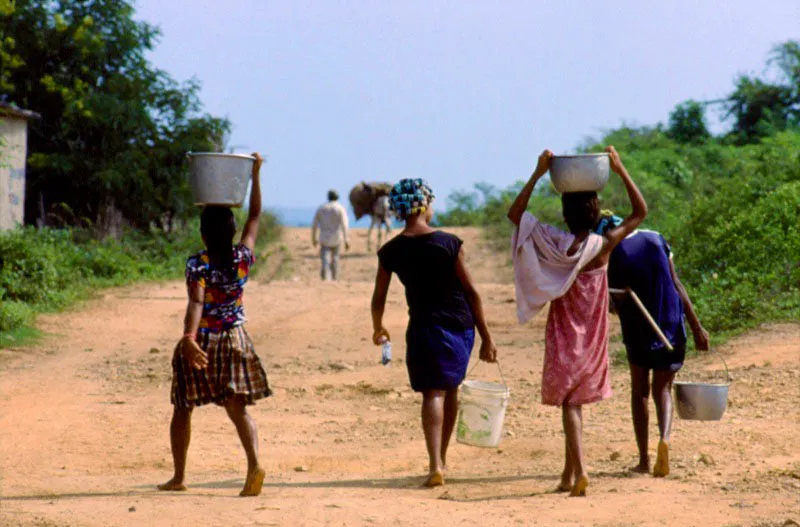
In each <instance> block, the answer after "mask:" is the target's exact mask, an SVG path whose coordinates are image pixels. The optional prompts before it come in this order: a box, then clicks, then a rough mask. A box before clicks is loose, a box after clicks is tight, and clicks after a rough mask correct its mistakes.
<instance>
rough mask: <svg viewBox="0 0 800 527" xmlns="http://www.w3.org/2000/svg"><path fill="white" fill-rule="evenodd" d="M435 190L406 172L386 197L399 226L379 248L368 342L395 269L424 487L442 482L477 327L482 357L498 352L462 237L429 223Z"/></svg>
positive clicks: (377, 328) (377, 331) (384, 335)
mask: <svg viewBox="0 0 800 527" xmlns="http://www.w3.org/2000/svg"><path fill="white" fill-rule="evenodd" d="M433 197H434V196H433V192H432V191H431V189H430V187H429V186H428V185H427V184H426V183H425V181H423V180H422V179H404V180H402V181H400V182H399V183H397V184H396V185H395V186H394V187H393V188H392V191H391V194H390V196H389V199H390V205H391V208H392V211H393V212H394V213H395V214H396V215H397V217H398V218H399V219H400V220H403V221H405V223H406V225H405V228H404V229H403V231H402V232H401V233H400V234H399V235H398V236H395V237H394V238H393V239H392V240H391V241H389V242H387V243H386V245H384V246H383V247H382V248H381V249H380V251H378V260H379V265H378V274H377V276H376V278H375V291H374V293H373V296H372V324H373V329H374V334H373V342H374V343H375V344H376V345H379V344H380V343H381V342H382V341H383V339H388V338H389V332H388V331H387V330H386V329H385V328H384V326H383V313H384V308H385V306H386V295H387V293H388V291H389V283H390V282H391V279H392V273H395V274H397V276H398V278H399V279H400V281H401V282H402V283H403V286H405V292H406V301H407V302H408V310H409V322H408V329H407V331H406V365H407V367H408V376H409V379H410V381H411V387H412V388H413V389H414V391H416V392H422V398H423V399H422V429H423V432H424V434H425V444H426V447H427V449H428V460H429V473H428V477H427V478H426V480H425V486H428V487H436V486H440V485H443V484H444V472H445V468H446V466H447V463H446V461H447V447H448V444H449V442H450V437H451V435H452V433H453V428H454V426H455V422H456V414H457V411H458V386H459V385H460V384H461V382H462V381H463V380H464V377H465V375H466V372H467V364H468V363H469V358H470V354H471V352H472V347H473V345H474V343H475V328H476V327H477V329H478V333H479V334H480V336H481V341H482V343H481V350H480V358H481V360H484V361H487V362H494V361H496V358H497V349H496V348H495V345H494V342H493V341H492V337H491V335H490V334H489V328H488V327H487V325H486V320H485V317H484V314H483V305H482V303H481V297H480V296H479V295H478V292H477V291H476V290H475V286H474V284H473V282H472V279H471V278H470V275H469V272H468V271H467V268H466V266H465V265H464V250H463V249H462V247H461V246H462V244H463V242H462V241H461V240H460V239H459V238H458V237H456V236H454V235H452V234H448V233H445V232H441V231H437V230H435V229H433V228H431V226H430V220H431V218H432V217H433V209H432V208H431V203H432V202H433Z"/></svg>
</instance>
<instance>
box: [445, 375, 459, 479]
mask: <svg viewBox="0 0 800 527" xmlns="http://www.w3.org/2000/svg"><path fill="white" fill-rule="evenodd" d="M457 417H458V389H457V388H456V389H454V390H447V392H446V394H445V398H444V424H443V425H442V470H447V447H448V446H450V438H451V437H452V435H453V428H455V426H456V418H457Z"/></svg>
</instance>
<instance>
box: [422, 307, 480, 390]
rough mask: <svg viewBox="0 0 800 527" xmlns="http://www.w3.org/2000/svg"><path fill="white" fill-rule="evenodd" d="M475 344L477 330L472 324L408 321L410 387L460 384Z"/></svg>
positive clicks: (443, 387)
mask: <svg viewBox="0 0 800 527" xmlns="http://www.w3.org/2000/svg"><path fill="white" fill-rule="evenodd" d="M474 345H475V330H474V329H472V328H470V329H453V328H444V327H441V326H437V325H424V324H414V323H411V324H409V325H408V330H407V331H406V365H407V366H408V378H409V380H410V381H411V388H412V389H413V390H414V391H415V392H422V391H426V390H452V389H455V388H458V387H459V385H460V384H461V383H462V382H463V381H464V377H465V376H466V374H467V365H468V364H469V357H470V355H471V354H472V347H473V346H474Z"/></svg>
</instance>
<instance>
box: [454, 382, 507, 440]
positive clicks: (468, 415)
mask: <svg viewBox="0 0 800 527" xmlns="http://www.w3.org/2000/svg"><path fill="white" fill-rule="evenodd" d="M509 396H510V392H509V390H508V386H506V385H505V384H500V383H496V382H484V381H464V383H463V384H462V385H461V396H460V397H459V403H458V424H457V425H456V441H458V442H459V443H463V444H465V445H472V446H479V447H485V448H492V447H496V446H497V445H499V444H500V438H501V436H502V433H503V420H504V419H505V417H506V407H507V406H508V398H509Z"/></svg>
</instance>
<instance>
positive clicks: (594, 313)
mask: <svg viewBox="0 0 800 527" xmlns="http://www.w3.org/2000/svg"><path fill="white" fill-rule="evenodd" d="M607 267H608V266H604V267H601V268H598V269H594V270H592V271H587V272H583V273H580V274H578V276H577V278H576V279H575V282H574V283H573V284H572V286H571V287H570V288H569V290H568V291H567V293H566V294H565V295H564V296H562V297H560V298H557V299H555V300H553V301H552V302H551V303H550V312H549V313H548V315H547V329H546V330H545V356H544V370H543V371H542V403H544V404H548V405H553V406H562V405H564V404H570V405H579V404H588V403H593V402H596V401H601V400H603V399H607V398H609V397H611V383H610V380H609V374H608V279H607V277H606V268H607Z"/></svg>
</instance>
